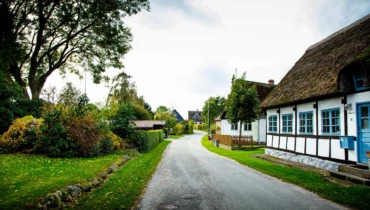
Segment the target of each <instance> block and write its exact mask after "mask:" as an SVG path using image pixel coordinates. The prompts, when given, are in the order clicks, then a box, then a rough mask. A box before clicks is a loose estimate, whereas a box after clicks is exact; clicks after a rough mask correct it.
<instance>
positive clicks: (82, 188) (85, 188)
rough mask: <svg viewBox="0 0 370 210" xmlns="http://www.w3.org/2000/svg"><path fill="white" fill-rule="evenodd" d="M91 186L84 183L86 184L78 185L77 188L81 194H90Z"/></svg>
mask: <svg viewBox="0 0 370 210" xmlns="http://www.w3.org/2000/svg"><path fill="white" fill-rule="evenodd" d="M92 186H93V185H92V184H91V183H86V182H85V183H82V184H79V185H78V187H79V188H81V190H82V191H83V192H90V191H91V188H92Z"/></svg>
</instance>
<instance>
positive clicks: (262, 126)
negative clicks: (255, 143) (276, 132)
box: [252, 118, 266, 142]
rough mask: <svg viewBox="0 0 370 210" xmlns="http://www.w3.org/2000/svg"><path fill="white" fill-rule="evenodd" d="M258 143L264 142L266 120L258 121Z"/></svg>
mask: <svg viewBox="0 0 370 210" xmlns="http://www.w3.org/2000/svg"><path fill="white" fill-rule="evenodd" d="M257 125H258V123H257ZM252 126H253V125H252ZM259 141H260V142H265V141H266V118H261V119H260V120H259Z"/></svg>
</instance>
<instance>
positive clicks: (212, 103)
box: [202, 96, 226, 125]
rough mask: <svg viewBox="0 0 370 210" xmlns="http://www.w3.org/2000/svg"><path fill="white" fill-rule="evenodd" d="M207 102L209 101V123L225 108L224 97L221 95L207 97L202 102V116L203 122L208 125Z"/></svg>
mask: <svg viewBox="0 0 370 210" xmlns="http://www.w3.org/2000/svg"><path fill="white" fill-rule="evenodd" d="M208 103H209V119H210V120H209V121H210V124H213V123H214V120H215V119H216V117H217V116H218V115H220V114H221V112H222V111H223V110H224V109H225V106H226V99H225V98H224V97H222V96H215V97H209V99H208V100H207V101H205V102H204V105H203V112H202V116H203V119H204V123H205V124H206V125H208Z"/></svg>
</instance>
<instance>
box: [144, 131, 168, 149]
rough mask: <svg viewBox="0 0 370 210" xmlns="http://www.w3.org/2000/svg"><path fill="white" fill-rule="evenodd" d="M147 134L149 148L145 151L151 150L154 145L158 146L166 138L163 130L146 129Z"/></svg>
mask: <svg viewBox="0 0 370 210" xmlns="http://www.w3.org/2000/svg"><path fill="white" fill-rule="evenodd" d="M145 134H146V136H147V141H148V144H147V148H145V152H149V151H150V150H152V149H153V148H154V147H156V146H157V145H158V144H159V143H160V142H161V141H163V139H164V133H163V130H152V131H145Z"/></svg>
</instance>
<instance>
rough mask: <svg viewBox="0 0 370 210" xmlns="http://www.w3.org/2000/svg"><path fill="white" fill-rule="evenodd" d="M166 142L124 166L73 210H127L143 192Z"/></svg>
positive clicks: (81, 200)
mask: <svg viewBox="0 0 370 210" xmlns="http://www.w3.org/2000/svg"><path fill="white" fill-rule="evenodd" d="M169 143H170V141H162V142H161V143H160V144H158V145H157V146H156V147H155V148H154V149H153V150H151V151H150V152H148V153H142V154H140V155H139V156H138V157H136V158H134V159H132V160H130V161H129V162H127V163H126V164H125V165H124V166H123V167H122V168H121V169H120V170H119V171H117V172H116V173H115V174H113V175H112V176H110V177H109V180H108V182H107V183H105V184H104V185H103V186H101V187H99V188H98V189H96V190H94V191H93V192H91V193H89V194H88V195H87V196H85V197H82V198H81V199H80V200H79V201H78V203H79V204H78V205H76V206H74V209H96V208H99V209H129V208H130V207H131V206H132V205H133V204H134V203H135V201H136V199H137V198H138V197H139V196H140V194H141V193H142V192H143V191H144V189H145V187H146V185H147V183H148V181H149V180H150V178H151V177H152V175H153V173H154V172H155V170H156V168H157V165H158V164H159V162H160V161H161V159H162V153H163V152H164V150H165V149H166V147H167V145H168V144H169Z"/></svg>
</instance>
